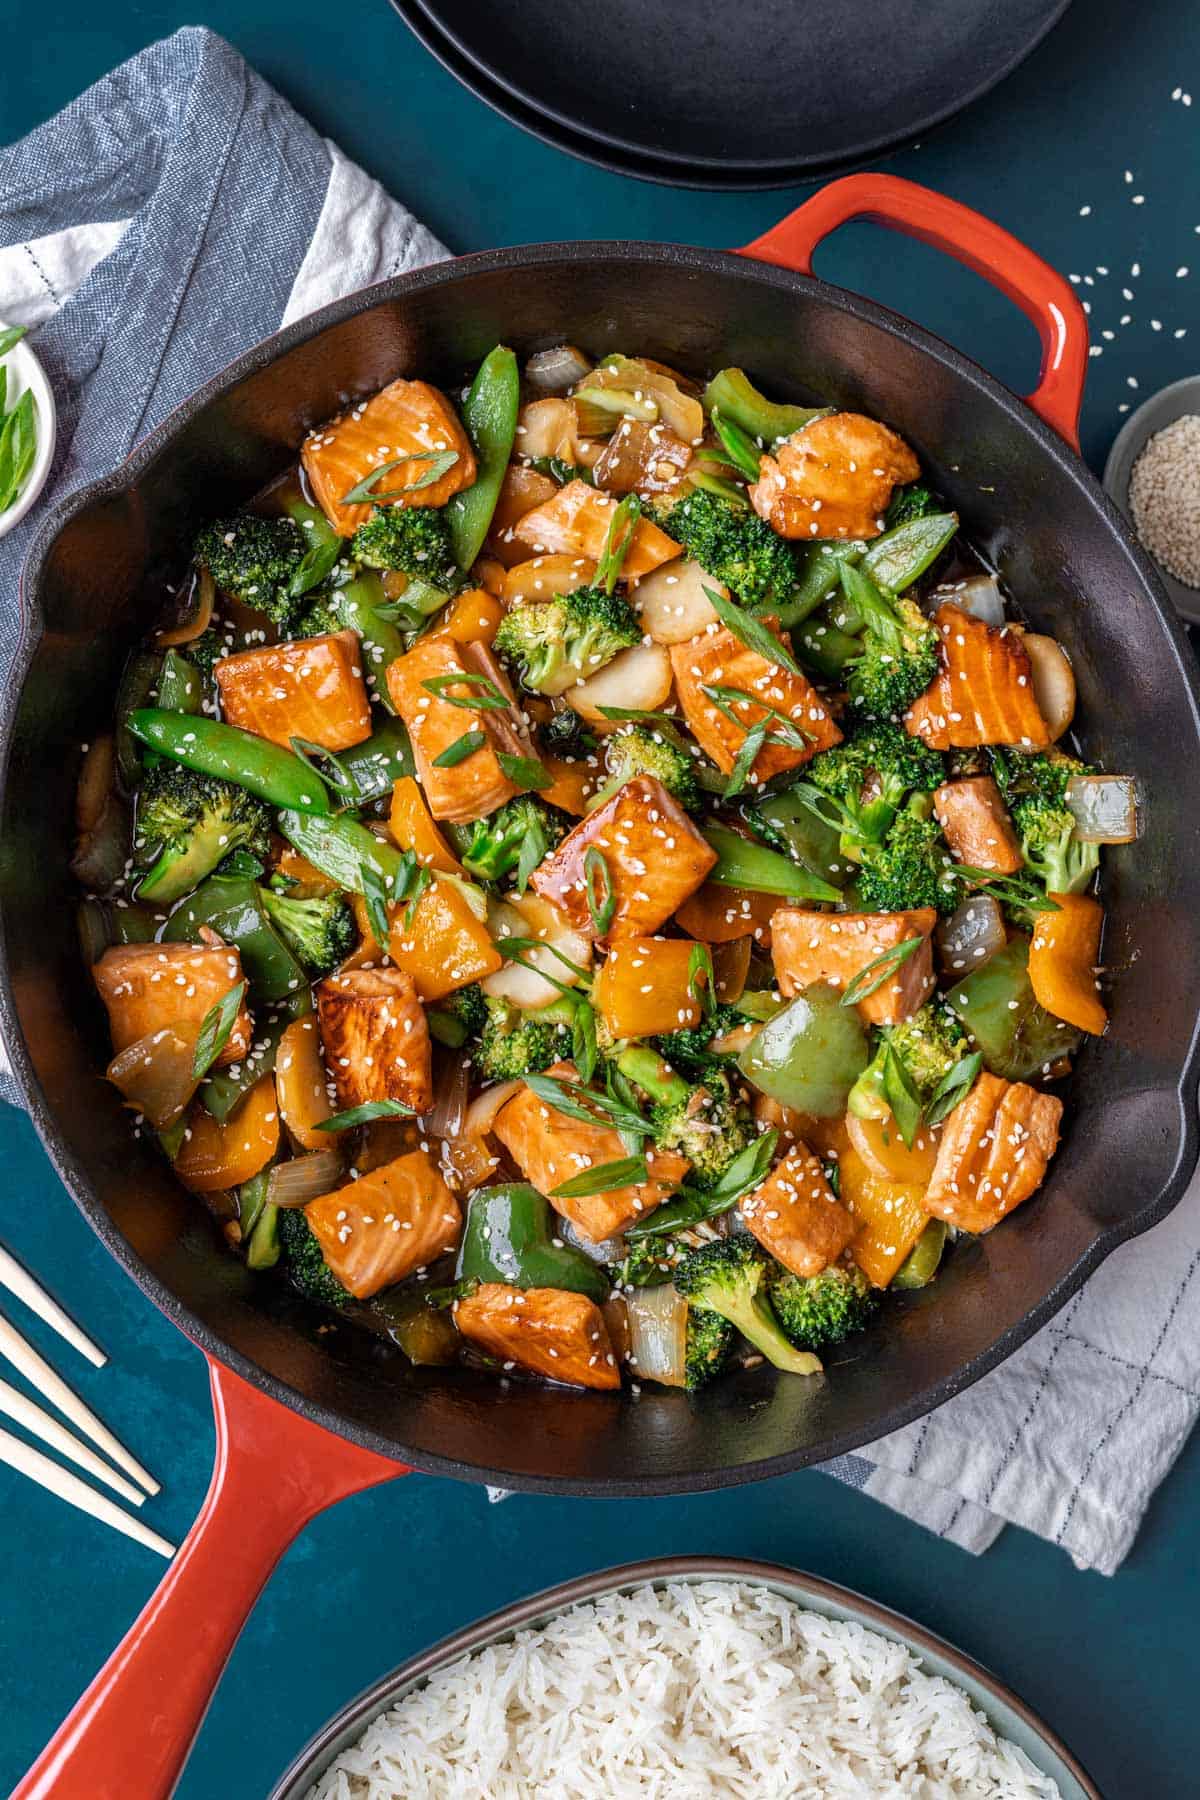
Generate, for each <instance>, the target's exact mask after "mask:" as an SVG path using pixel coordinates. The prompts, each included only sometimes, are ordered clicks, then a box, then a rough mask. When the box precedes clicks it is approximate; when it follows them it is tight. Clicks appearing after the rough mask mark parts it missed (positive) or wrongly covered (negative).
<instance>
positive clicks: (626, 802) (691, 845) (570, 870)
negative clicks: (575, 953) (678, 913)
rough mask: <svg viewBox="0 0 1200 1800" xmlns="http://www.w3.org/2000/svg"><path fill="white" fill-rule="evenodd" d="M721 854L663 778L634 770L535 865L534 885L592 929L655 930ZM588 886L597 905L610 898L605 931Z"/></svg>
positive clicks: (614, 934)
mask: <svg viewBox="0 0 1200 1800" xmlns="http://www.w3.org/2000/svg"><path fill="white" fill-rule="evenodd" d="M593 852H594V853H595V854H594V855H593V854H592V853H593ZM716 860H717V853H716V851H715V850H714V849H713V848H712V846H711V845H710V844H709V843H708V842H707V841H706V840H705V839H704V838H703V837H701V835H700V833H699V832H698V831H697V830H696V827H695V826H694V825H693V824H692V821H691V820H690V819H689V818H688V816H687V814H686V813H685V812H684V811H683V809H682V807H680V806H678V805H676V803H675V801H674V800H673V799H672V798H671V796H670V794H668V792H667V790H666V788H664V787H663V785H662V783H661V782H660V781H656V780H655V779H654V777H653V776H651V775H635V776H634V777H633V779H632V780H631V781H627V782H625V784H624V785H623V786H622V787H620V788H618V789H617V791H616V793H615V794H614V795H613V796H612V798H611V799H610V800H606V801H605V802H604V805H603V806H598V807H597V808H596V810H595V812H591V813H589V814H588V815H587V817H586V818H584V819H581V820H580V822H579V824H578V825H576V826H575V828H574V829H573V830H572V831H569V832H568V833H567V835H566V837H565V838H564V839H563V840H562V842H561V844H559V846H558V848H557V850H555V851H554V852H553V853H552V854H551V855H550V856H548V857H546V858H545V860H544V861H543V862H541V863H539V865H538V867H537V868H536V869H535V870H534V871H533V874H532V876H531V877H530V886H531V887H532V888H533V889H534V891H535V892H536V893H539V894H541V896H542V898H543V899H544V900H552V901H553V902H554V904H555V905H556V906H560V907H561V908H562V910H563V912H565V913H566V915H567V917H568V919H569V920H570V922H571V924H572V925H574V926H575V928H576V930H578V931H582V932H585V933H586V934H587V935H588V936H589V937H598V938H600V939H602V940H615V939H617V938H628V937H653V935H654V933H655V932H656V931H657V930H658V928H659V926H660V925H663V924H665V923H666V921H667V920H668V919H669V918H670V916H671V914H672V913H673V912H674V911H675V909H676V907H677V906H682V904H683V902H684V901H685V900H686V899H687V898H688V896H689V895H690V894H694V893H695V892H696V889H697V888H698V887H699V886H700V885H701V883H702V882H703V880H704V877H705V876H706V875H707V874H708V871H709V870H710V869H711V868H712V866H713V864H714V863H715V862H716ZM589 889H590V892H591V896H592V899H593V900H594V901H595V902H596V904H597V906H598V907H599V908H601V909H602V908H603V907H604V906H605V905H606V901H607V900H608V899H611V900H612V902H613V912H612V918H611V920H610V922H609V924H608V926H607V929H605V930H603V931H601V930H600V928H599V926H598V924H597V921H596V920H595V919H594V918H593V917H592V909H591V907H590V906H589V904H588V895H589Z"/></svg>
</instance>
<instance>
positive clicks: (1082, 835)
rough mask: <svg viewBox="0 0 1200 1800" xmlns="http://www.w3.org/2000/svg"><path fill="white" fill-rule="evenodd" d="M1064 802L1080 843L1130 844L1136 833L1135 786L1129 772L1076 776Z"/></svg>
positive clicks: (1068, 787)
mask: <svg viewBox="0 0 1200 1800" xmlns="http://www.w3.org/2000/svg"><path fill="white" fill-rule="evenodd" d="M1066 798H1067V805H1068V806H1069V807H1070V809H1071V811H1072V812H1073V813H1074V815H1075V836H1076V837H1077V838H1078V839H1079V841H1080V843H1081V844H1132V842H1133V840H1134V838H1136V836H1137V834H1138V816H1137V787H1136V785H1135V783H1134V780H1133V777H1132V775H1076V776H1074V777H1073V779H1072V780H1070V781H1069V782H1068V783H1067V796H1066Z"/></svg>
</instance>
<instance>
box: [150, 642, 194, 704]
mask: <svg viewBox="0 0 1200 1800" xmlns="http://www.w3.org/2000/svg"><path fill="white" fill-rule="evenodd" d="M203 698H204V678H203V676H202V675H201V673H200V671H199V669H198V668H196V666H195V664H194V663H190V662H189V661H188V659H187V657H186V656H180V654H179V652H178V650H168V651H167V653H166V655H165V656H164V657H163V661H162V673H161V674H160V675H159V678H158V695H157V699H156V702H155V704H156V705H158V706H160V707H161V708H162V710H163V711H164V712H177V713H198V712H199V711H200V704H201V701H202V700H203Z"/></svg>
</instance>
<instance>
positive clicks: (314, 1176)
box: [267, 1150, 345, 1207]
mask: <svg viewBox="0 0 1200 1800" xmlns="http://www.w3.org/2000/svg"><path fill="white" fill-rule="evenodd" d="M344 1173H345V1164H344V1163H343V1162H342V1153H341V1151H340V1150H314V1151H313V1152H312V1153H311V1155H309V1156H297V1157H293V1159H292V1161H291V1162H284V1163H276V1164H275V1167H274V1168H273V1169H272V1170H271V1173H270V1175H269V1176H268V1178H267V1205H268V1206H285V1207H297V1206H307V1205H308V1202H309V1201H310V1200H319V1199H320V1197H321V1195H322V1194H331V1193H332V1192H333V1190H334V1188H336V1187H337V1185H338V1183H339V1182H340V1181H341V1179H342V1176H343V1174H344Z"/></svg>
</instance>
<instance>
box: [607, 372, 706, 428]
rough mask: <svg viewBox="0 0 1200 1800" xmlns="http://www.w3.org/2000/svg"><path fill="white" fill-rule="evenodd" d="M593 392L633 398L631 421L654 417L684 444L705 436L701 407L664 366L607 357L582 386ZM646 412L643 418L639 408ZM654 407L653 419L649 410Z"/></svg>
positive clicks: (650, 419) (648, 420)
mask: <svg viewBox="0 0 1200 1800" xmlns="http://www.w3.org/2000/svg"><path fill="white" fill-rule="evenodd" d="M584 385H585V386H586V388H587V389H588V391H589V393H591V392H592V391H593V390H600V391H601V392H603V391H604V390H605V389H610V390H615V391H616V392H618V393H628V394H630V395H631V396H633V398H634V400H635V402H636V407H635V408H631V409H630V411H631V412H632V416H633V417H634V418H639V417H643V416H644V417H645V422H646V423H647V424H651V425H652V424H653V423H654V420H655V419H656V418H658V419H661V420H662V422H663V424H664V425H665V426H667V428H668V429H669V430H670V431H673V432H674V434H675V436H676V437H678V438H682V439H683V441H684V443H685V444H691V443H693V442H694V441H695V440H696V439H697V438H699V437H701V436H703V433H704V408H703V407H702V406H701V404H700V402H699V400H697V399H696V397H695V395H693V394H685V393H684V391H683V389H682V387H681V386H680V384H679V379H678V378H677V376H676V373H675V371H674V370H673V369H668V368H667V367H666V366H665V364H663V363H656V362H650V361H647V360H646V359H645V358H644V357H640V356H608V357H605V359H604V361H603V362H602V363H601V364H600V366H599V368H596V369H593V370H592V372H591V374H590V375H589V376H588V378H587V381H586V383H585V384H584ZM643 406H644V407H645V408H646V409H647V411H646V413H645V415H643V414H642V412H641V411H640V410H638V409H640V408H641V407H643ZM651 408H653V416H651V415H650V409H651Z"/></svg>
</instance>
